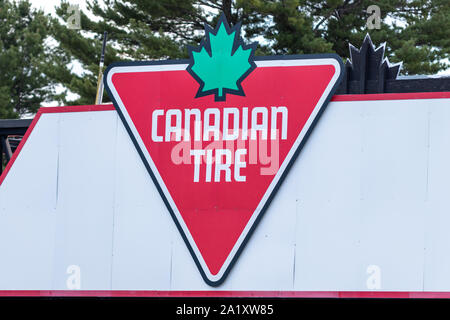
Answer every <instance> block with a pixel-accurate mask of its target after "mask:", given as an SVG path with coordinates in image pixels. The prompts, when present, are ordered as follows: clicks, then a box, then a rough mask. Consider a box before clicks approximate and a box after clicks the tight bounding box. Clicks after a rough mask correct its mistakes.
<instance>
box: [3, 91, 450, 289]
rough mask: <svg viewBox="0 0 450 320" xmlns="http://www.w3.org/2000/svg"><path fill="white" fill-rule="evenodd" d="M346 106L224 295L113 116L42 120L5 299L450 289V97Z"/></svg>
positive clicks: (15, 189) (292, 177)
mask: <svg viewBox="0 0 450 320" xmlns="http://www.w3.org/2000/svg"><path fill="white" fill-rule="evenodd" d="M362 99H369V100H362ZM371 99H373V100H371ZM378 99H382V100H378ZM383 99H384V100H383ZM386 99H389V100H386ZM335 100H336V99H335ZM337 100H352V101H332V102H330V104H329V106H328V107H327V110H326V111H325V113H324V114H323V116H322V117H321V119H320V121H319V122H318V124H317V127H316V128H315V130H314V131H313V133H312V134H311V136H310V138H309V140H308V142H307V143H306V145H305V147H304V149H303V150H302V152H301V153H300V156H299V158H298V159H297V160H296V162H295V164H294V166H293V167H292V168H291V171H290V172H289V174H288V176H287V178H286V180H285V181H284V182H283V184H282V186H281V189H280V190H279V192H278V194H277V195H276V196H275V198H274V200H273V202H272V203H271V205H270V207H269V209H268V210H267V212H266V213H265V216H264V217H263V218H262V220H261V222H260V224H259V225H258V226H257V228H256V230H255V232H254V233H253V235H252V237H251V239H250V241H249V243H248V244H247V246H246V247H245V248H244V251H243V252H242V254H241V256H240V257H239V259H238V260H237V262H236V265H235V266H234V267H233V269H232V270H231V272H230V274H229V276H228V278H227V279H226V280H225V282H224V283H223V284H222V285H221V286H219V287H217V288H213V287H210V286H208V285H207V284H206V283H205V282H204V281H203V279H202V277H201V276H200V273H199V271H198V270H197V267H196V266H195V263H194V261H193V259H192V257H191V256H190V254H189V252H188V250H187V248H186V245H185V244H184V242H183V240H182V238H181V236H180V234H179V232H178V230H177V229H176V227H175V224H174V222H173V221H172V218H171V216H170V215H169V213H168V211H167V209H166V207H165V205H164V203H163V201H162V200H161V197H160V195H159V193H158V192H157V190H156V188H155V186H154V184H153V182H152V180H151V179H150V178H149V175H148V173H147V171H146V169H145V167H144V165H143V163H142V160H141V158H140V157H139V155H138V153H137V151H136V149H135V147H134V145H133V143H132V142H131V140H130V138H129V135H128V134H127V132H126V131H125V128H124V126H123V124H122V122H121V120H120V118H119V117H118V115H117V113H116V111H115V110H114V108H113V107H112V106H106V107H62V108H48V109H41V111H40V113H39V114H38V116H37V118H36V119H35V121H34V123H33V128H30V131H29V132H28V135H29V136H28V138H27V139H24V140H26V141H24V144H23V146H22V148H21V150H20V153H18V154H16V155H15V156H16V158H15V160H14V161H13V162H12V166H11V167H10V168H9V170H8V171H7V172H5V174H4V175H3V176H2V177H1V178H0V184H1V185H0V290H1V293H2V294H8V293H10V294H14V293H15V292H16V293H17V292H18V290H37V291H42V290H50V291H52V290H67V289H81V290H84V291H85V290H97V291H98V290H100V291H109V290H114V291H116V290H120V291H122V292H129V291H130V290H131V291H133V290H144V291H142V292H146V293H147V294H148V295H155V294H157V292H159V291H162V292H169V291H180V290H181V291H203V290H207V291H208V292H209V291H212V292H224V291H227V292H234V291H237V292H238V293H235V294H239V292H240V291H245V292H247V294H250V293H249V292H251V291H258V292H260V291H266V292H270V294H272V295H279V294H281V293H276V292H278V291H280V292H282V291H287V292H290V294H292V295H294V296H295V295H302V294H301V293H302V292H305V291H313V293H311V295H313V296H314V295H318V296H319V295H320V292H328V293H329V295H331V296H332V295H333V294H332V293H333V292H345V291H352V292H362V293H361V294H362V295H364V292H367V291H382V292H386V291H391V292H413V293H415V292H419V293H420V292H440V291H444V292H450V273H449V270H450V232H449V229H450V196H449V194H450V165H449V164H450V95H449V94H448V93H440V94H425V95H420V94H399V95H375V96H373V95H368V96H348V97H345V96H341V97H338V99H337ZM314 292H316V293H314ZM129 294H131V295H133V294H138V293H136V292H134V293H133V292H131V293H129ZM230 294H231V293H230ZM255 294H256V293H255ZM449 296H450V294H449Z"/></svg>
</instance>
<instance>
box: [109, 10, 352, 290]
mask: <svg viewBox="0 0 450 320" xmlns="http://www.w3.org/2000/svg"><path fill="white" fill-rule="evenodd" d="M239 28H240V26H239V25H237V26H235V27H234V28H230V27H229V25H228V23H227V22H226V20H225V19H224V17H223V16H222V18H221V19H220V21H219V22H218V24H217V26H216V28H215V29H212V28H210V27H206V35H205V39H204V40H203V41H202V43H201V44H200V46H199V47H197V48H189V53H190V59H189V60H167V61H148V62H131V63H115V64H112V65H110V66H109V67H108V69H107V70H106V72H105V77H104V81H105V87H106V89H107V91H108V94H109V96H110V97H111V99H112V100H113V103H114V106H115V108H116V109H117V111H118V113H119V115H120V117H121V119H122V121H123V123H124V125H125V127H126V129H127V131H128V133H129V135H130V137H131V139H132V141H133V142H134V144H135V146H136V149H137V151H138V152H139V154H140V156H141V158H142V160H143V163H144V165H145V166H146V168H147V170H148V172H149V177H151V179H152V180H153V181H154V183H155V185H156V188H157V189H158V191H159V193H160V194H161V197H162V199H163V201H164V203H165V204H166V206H167V210H168V214H169V213H170V215H171V216H172V218H173V220H174V223H175V224H176V226H177V228H178V230H179V231H180V233H181V235H182V237H183V239H184V241H185V243H186V245H187V248H188V249H189V251H190V253H191V255H192V257H193V259H194V260H195V262H196V264H197V266H198V269H199V271H200V273H201V275H202V276H203V278H204V280H205V281H206V282H207V283H208V284H210V285H213V286H216V285H219V284H220V283H222V282H223V281H224V279H225V278H226V276H227V274H228V273H229V271H230V270H231V267H232V266H233V264H234V262H235V261H236V259H237V258H238V256H239V254H240V253H241V251H242V250H243V248H244V246H245V243H246V242H247V241H248V239H249V237H250V236H251V234H252V231H253V230H254V228H256V226H257V224H258V221H259V220H260V219H261V218H262V216H263V214H264V212H265V211H266V210H267V208H268V207H269V205H270V202H271V200H272V199H273V197H275V196H276V192H277V190H278V189H279V188H280V185H281V183H282V182H283V180H284V178H285V177H286V175H287V174H288V172H289V168H290V167H291V166H292V164H293V163H294V161H295V159H296V158H297V157H298V155H299V153H300V150H301V148H302V146H303V145H304V143H305V142H306V139H307V137H308V136H309V134H310V133H311V131H312V129H313V128H314V125H315V123H316V122H317V121H318V120H319V117H320V115H321V113H322V112H323V111H324V109H325V107H326V105H327V103H328V102H329V100H330V98H331V96H332V95H333V94H334V92H335V90H336V88H337V86H338V84H339V82H340V79H341V77H342V73H343V65H342V62H341V59H340V58H339V57H338V56H336V55H334V54H321V55H295V56H268V57H255V56H254V51H255V48H256V44H254V43H253V44H248V45H247V44H245V43H244V42H243V41H242V39H241V37H240V35H239ZM271 214H276V212H271Z"/></svg>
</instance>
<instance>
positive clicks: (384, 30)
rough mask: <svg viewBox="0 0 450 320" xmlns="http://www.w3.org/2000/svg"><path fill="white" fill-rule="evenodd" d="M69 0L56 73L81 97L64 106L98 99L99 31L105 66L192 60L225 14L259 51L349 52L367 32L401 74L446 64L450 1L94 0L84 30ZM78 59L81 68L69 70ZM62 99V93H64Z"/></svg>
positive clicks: (57, 33) (57, 23) (60, 22)
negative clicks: (374, 16) (375, 17)
mask: <svg viewBox="0 0 450 320" xmlns="http://www.w3.org/2000/svg"><path fill="white" fill-rule="evenodd" d="M373 4H376V5H378V6H379V7H380V9H381V19H382V21H381V28H380V29H374V30H368V28H367V26H366V22H367V19H368V18H369V15H370V14H368V13H367V12H366V9H367V8H368V7H369V6H370V5H373ZM67 7H68V3H67V2H63V3H62V5H61V6H60V7H59V8H58V10H57V13H58V16H59V19H55V20H54V21H53V22H54V23H53V32H54V37H55V39H56V40H57V41H58V43H59V47H58V48H57V49H56V53H57V55H58V68H55V69H54V70H53V76H54V78H55V79H56V81H59V82H60V83H62V84H63V85H64V87H65V88H67V89H68V90H70V91H71V92H74V93H76V94H78V95H79V96H80V98H79V99H77V100H75V101H71V102H70V101H64V100H65V99H62V100H63V101H64V102H65V103H74V104H85V103H89V104H90V103H93V101H94V98H95V90H96V75H97V72H98V61H99V55H100V47H101V35H102V34H103V32H104V31H107V32H108V34H109V39H110V41H109V42H108V43H109V44H108V48H107V55H106V61H105V63H106V64H109V63H111V62H112V61H119V60H149V59H167V58H171V59H174V58H187V57H188V54H187V50H186V46H187V45H198V44H199V40H200V38H202V37H203V36H204V31H203V30H204V23H208V24H210V25H212V26H215V25H216V23H217V21H218V17H219V15H220V12H223V13H224V14H225V16H226V18H227V20H228V21H229V23H230V25H232V26H233V25H234V24H235V23H236V22H237V21H242V22H243V28H242V29H243V36H244V38H245V39H246V40H247V42H251V41H254V40H257V41H259V42H260V46H259V47H258V48H257V51H256V55H263V54H302V53H305V54H306V53H323V52H336V53H338V54H339V55H340V56H342V57H343V58H346V57H348V54H349V52H348V44H349V43H352V44H354V45H355V46H359V45H360V44H361V43H362V41H363V39H364V37H365V35H366V34H367V33H370V35H371V37H372V40H373V41H374V43H376V44H381V43H383V42H386V43H387V46H386V50H387V56H389V58H390V60H391V61H393V62H398V61H403V62H404V66H403V70H402V72H403V73H404V74H433V73H436V72H438V71H440V70H443V69H446V68H448V67H449V66H448V64H447V65H445V64H443V63H442V62H441V61H442V59H445V58H448V57H449V50H450V1H448V0H377V1H374V0H184V1H179V0H90V1H89V5H88V11H89V12H86V13H82V14H81V28H82V29H81V30H71V29H68V28H67V26H66V23H65V21H67V19H68V16H69V15H70V14H68V13H67ZM74 61H76V62H77V63H80V64H81V65H82V67H83V68H84V73H83V74H81V75H79V74H76V73H74V71H73V70H72V67H73V64H72V63H73V62H74ZM63 96H64V97H65V93H63Z"/></svg>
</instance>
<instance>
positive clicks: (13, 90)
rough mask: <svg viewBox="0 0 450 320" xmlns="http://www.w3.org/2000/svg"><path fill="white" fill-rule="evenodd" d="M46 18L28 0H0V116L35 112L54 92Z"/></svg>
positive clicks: (10, 116)
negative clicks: (16, 0)
mask: <svg viewBox="0 0 450 320" xmlns="http://www.w3.org/2000/svg"><path fill="white" fill-rule="evenodd" d="M48 32H49V19H48V17H47V16H45V15H44V13H43V12H41V11H37V10H33V9H32V8H31V6H30V3H29V2H28V1H19V2H12V1H7V0H0V118H18V117H19V116H21V115H23V114H26V113H29V112H36V110H37V109H38V108H39V106H40V105H41V103H42V102H44V101H46V100H48V99H50V98H51V97H52V93H53V85H52V80H51V79H50V78H49V77H48V76H47V74H46V70H47V68H48V61H49V60H50V53H49V50H47V49H46V45H45V41H46V39H47V38H48Z"/></svg>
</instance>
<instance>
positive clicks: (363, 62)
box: [0, 34, 450, 173]
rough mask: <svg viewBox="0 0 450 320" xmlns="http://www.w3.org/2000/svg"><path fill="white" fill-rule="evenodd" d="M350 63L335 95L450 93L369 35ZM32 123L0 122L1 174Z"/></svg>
mask: <svg viewBox="0 0 450 320" xmlns="http://www.w3.org/2000/svg"><path fill="white" fill-rule="evenodd" d="M349 50H350V59H349V60H347V62H346V63H345V71H346V73H345V76H344V78H343V80H342V82H341V85H340V86H339V88H338V90H337V91H336V94H369V93H408V92H444V91H448V92H450V77H419V78H417V77H404V78H398V74H399V72H400V69H401V63H395V64H391V63H390V62H389V60H388V58H386V57H384V54H385V44H382V45H381V46H379V47H378V48H375V46H374V44H373V42H372V39H370V36H369V34H367V36H366V37H365V38H364V41H363V43H362V45H361V48H360V49H357V48H355V47H354V46H353V45H351V44H350V45H349ZM30 123H31V120H0V173H1V172H2V164H3V163H4V161H3V158H5V159H6V162H8V161H9V160H10V159H11V156H12V153H13V152H14V151H15V149H16V147H17V145H18V144H19V142H20V140H21V138H22V136H23V135H24V134H25V132H26V130H27V129H28V127H29V125H30Z"/></svg>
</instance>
